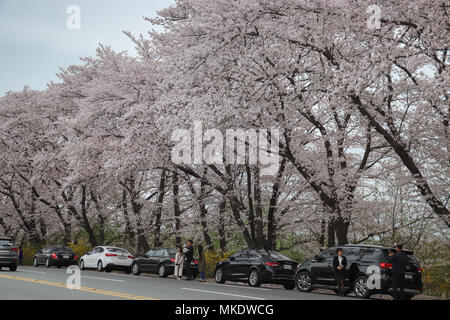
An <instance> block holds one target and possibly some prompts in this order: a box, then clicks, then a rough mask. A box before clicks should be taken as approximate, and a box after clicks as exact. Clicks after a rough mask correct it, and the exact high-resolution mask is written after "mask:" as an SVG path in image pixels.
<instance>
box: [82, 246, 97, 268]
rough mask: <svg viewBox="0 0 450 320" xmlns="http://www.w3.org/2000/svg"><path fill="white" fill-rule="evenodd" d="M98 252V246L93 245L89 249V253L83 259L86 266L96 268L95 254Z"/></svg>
mask: <svg viewBox="0 0 450 320" xmlns="http://www.w3.org/2000/svg"><path fill="white" fill-rule="evenodd" d="M97 253H98V247H95V248H94V249H92V250H91V251H90V254H89V255H88V256H87V259H86V261H84V265H85V266H86V267H88V268H96V267H97V260H95V258H96V254H97Z"/></svg>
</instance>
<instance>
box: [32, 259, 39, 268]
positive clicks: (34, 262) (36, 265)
mask: <svg viewBox="0 0 450 320" xmlns="http://www.w3.org/2000/svg"><path fill="white" fill-rule="evenodd" d="M33 266H34V267H38V263H37V259H36V258H34V259H33Z"/></svg>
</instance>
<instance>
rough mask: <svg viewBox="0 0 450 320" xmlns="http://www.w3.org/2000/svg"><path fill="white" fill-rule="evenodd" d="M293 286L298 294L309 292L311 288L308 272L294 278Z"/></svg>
mask: <svg viewBox="0 0 450 320" xmlns="http://www.w3.org/2000/svg"><path fill="white" fill-rule="evenodd" d="M295 285H296V286H297V289H298V290H299V291H300V292H311V291H312V289H313V286H312V279H311V276H310V274H309V273H308V272H300V273H299V274H298V276H297V278H295Z"/></svg>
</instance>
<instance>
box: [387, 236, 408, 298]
mask: <svg viewBox="0 0 450 320" xmlns="http://www.w3.org/2000/svg"><path fill="white" fill-rule="evenodd" d="M395 251H396V252H395V253H393V252H391V253H390V254H389V260H388V261H389V262H390V263H392V291H393V294H394V300H404V299H405V288H404V287H405V266H406V260H407V257H406V253H405V252H404V251H403V245H401V244H397V246H396V247H395ZM399 291H400V294H399Z"/></svg>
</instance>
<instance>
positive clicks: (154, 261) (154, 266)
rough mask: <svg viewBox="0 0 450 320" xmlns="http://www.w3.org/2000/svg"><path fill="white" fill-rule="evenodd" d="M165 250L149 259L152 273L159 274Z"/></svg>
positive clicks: (156, 252) (160, 250) (159, 251)
mask: <svg viewBox="0 0 450 320" xmlns="http://www.w3.org/2000/svg"><path fill="white" fill-rule="evenodd" d="M164 251H165V250H164V249H159V250H156V251H155V254H154V255H153V256H152V257H151V258H150V259H149V260H150V269H151V272H158V266H159V262H160V261H161V259H162V258H163V257H164Z"/></svg>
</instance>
